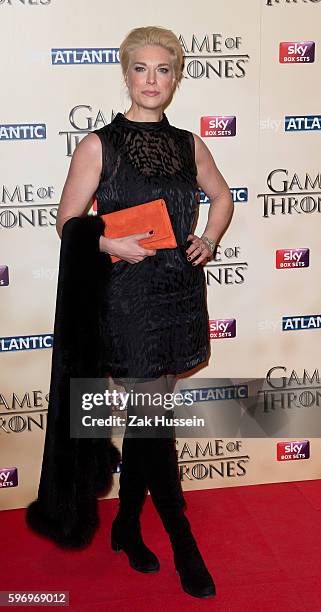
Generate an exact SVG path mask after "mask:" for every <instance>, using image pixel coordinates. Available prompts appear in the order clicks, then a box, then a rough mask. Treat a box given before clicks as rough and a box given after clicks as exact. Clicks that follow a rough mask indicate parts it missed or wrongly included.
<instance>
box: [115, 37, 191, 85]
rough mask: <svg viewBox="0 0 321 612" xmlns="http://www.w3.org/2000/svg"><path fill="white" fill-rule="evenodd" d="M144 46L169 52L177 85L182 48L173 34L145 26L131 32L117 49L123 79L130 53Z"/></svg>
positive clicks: (181, 61) (181, 65)
mask: <svg viewBox="0 0 321 612" xmlns="http://www.w3.org/2000/svg"><path fill="white" fill-rule="evenodd" d="M145 45H160V46H161V47H164V48H165V49H167V51H169V53H170V54H171V56H172V59H173V66H174V72H175V78H176V82H177V84H179V82H180V81H181V79H182V77H183V68H184V54H183V49H182V46H181V44H180V42H179V40H178V38H177V36H176V34H174V32H172V30H167V29H166V28H162V27H158V26H146V27H141V28H135V29H134V30H131V31H130V32H129V33H128V34H127V36H126V38H125V39H124V40H123V42H122V43H121V45H120V48H119V59H120V63H121V67H122V71H123V75H124V77H125V76H126V73H127V70H128V66H129V60H130V53H131V52H132V51H135V50H136V49H138V48H139V47H144V46H145Z"/></svg>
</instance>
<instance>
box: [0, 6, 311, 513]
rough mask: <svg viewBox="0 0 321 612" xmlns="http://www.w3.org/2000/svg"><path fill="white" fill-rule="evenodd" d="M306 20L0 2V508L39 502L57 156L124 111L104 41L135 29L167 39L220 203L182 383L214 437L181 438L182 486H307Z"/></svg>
mask: <svg viewBox="0 0 321 612" xmlns="http://www.w3.org/2000/svg"><path fill="white" fill-rule="evenodd" d="M320 20H321V2H320V0H243V1H242V2H239V1H238V0H230V1H229V2H225V1H224V0H199V1H198V2H197V3H186V2H185V1H183V0H176V2H175V3H174V4H173V3H172V2H170V1H169V0H163V2H162V3H158V4H157V3H149V4H148V3H147V4H146V2H145V1H144V0H136V2H134V3H126V5H125V6H124V5H123V4H117V3H116V4H115V3H108V2H104V0H93V1H92V2H85V0H82V1H80V2H79V0H69V1H68V2H65V1H64V0H0V23H1V32H2V36H1V41H0V45H1V56H2V59H3V61H2V87H1V96H2V114H1V125H0V150H1V159H2V162H1V168H2V171H1V192H0V299H1V317H0V352H1V355H0V362H1V386H0V489H1V490H0V508H2V509H5V508H17V507H23V506H25V505H26V504H27V503H29V502H30V501H31V500H32V499H34V498H35V496H36V492H37V486H38V481H39V473H40V466H41V459H42V451H43V443H44V433H45V428H46V415H47V406H48V390H49V379H50V363H51V352H52V351H51V347H52V332H53V321H54V308H55V295H56V283H57V268H58V259H59V245H60V242H59V238H58V235H57V233H56V229H55V218H56V213H57V208H58V204H59V200H60V195H61V191H62V188H63V185H64V181H65V179H66V176H67V172H68V168H69V164H70V160H71V156H72V154H73V152H74V150H75V147H76V146H77V143H78V142H79V141H80V140H81V139H82V138H83V137H84V136H85V135H86V134H88V132H90V131H91V130H93V129H96V128H98V127H101V126H103V125H104V124H106V123H108V122H110V121H111V119H112V118H113V116H114V115H115V113H117V112H118V111H120V112H125V111H126V110H127V109H128V108H129V104H130V102H129V99H128V97H127V94H126V88H125V86H124V84H123V81H122V76H121V69H120V64H119V57H118V48H119V45H120V43H121V41H122V40H123V38H124V36H125V35H126V34H127V32H128V31H129V30H130V29H132V28H133V27H138V26H143V25H162V26H165V27H168V28H170V29H172V30H173V31H174V32H175V33H176V34H177V36H178V37H179V39H180V41H181V44H182V47H183V50H184V54H185V57H186V59H185V69H184V79H183V82H182V85H181V88H180V90H179V91H178V92H177V93H176V95H175V97H174V100H173V102H172V104H171V105H170V107H169V108H168V109H167V111H166V113H167V116H168V118H169V120H170V122H171V123H172V124H174V125H176V126H177V127H181V128H184V129H188V130H191V131H193V132H194V133H196V134H199V135H200V136H201V137H202V138H203V139H204V141H205V143H206V144H207V146H208V147H209V148H210V150H211V151H212V153H213V156H214V159H215V161H216V163H217V165H218V167H219V169H220V170H221V172H222V174H223V175H224V177H225V179H226V181H227V183H228V185H229V187H230V189H231V193H232V196H233V200H234V206H235V212H234V217H233V220H232V223H231V225H230V227H229V228H228V231H227V232H226V234H225V235H224V237H223V238H222V241H221V244H220V245H219V247H218V250H217V253H216V257H215V260H214V261H211V262H209V263H208V264H207V265H206V266H204V274H205V277H206V283H207V297H208V309H209V316H210V333H211V342H212V353H211V359H210V361H209V363H208V365H206V367H203V368H202V369H200V370H198V371H196V372H195V373H193V376H192V377H189V379H188V380H185V381H184V383H186V385H185V386H188V388H189V389H190V390H193V392H194V394H195V397H197V401H198V402H199V409H200V411H202V410H203V409H204V407H205V406H206V407H207V408H210V410H212V414H213V418H214V421H213V422H214V424H215V418H216V417H217V421H216V422H217V428H215V426H214V429H212V430H211V431H209V432H208V436H207V437H206V436H204V435H203V436H202V437H200V438H199V439H195V438H188V439H187V438H186V439H184V438H179V439H178V441H177V448H178V454H179V462H180V469H181V477H182V482H183V486H184V488H185V489H200V488H211V487H225V486H241V485H247V484H254V483H267V482H278V481H294V480H302V479H316V478H320V476H321V455H320V452H319V451H320V446H321V445H320V440H321V432H320V431H319V418H318V407H319V399H320V387H321V385H320V380H319V361H320V359H319V357H320V354H319V345H320V326H321V314H320V313H321V301H320V279H319V275H320V218H321V216H320V212H321V175H320V130H321V106H320V94H321V83H320V69H321V64H320V62H321V57H320V55H321V35H320V27H319V24H320ZM200 196H201V197H200V207H199V218H198V224H197V229H196V233H198V235H200V233H201V232H202V231H203V229H204V227H205V223H206V219H207V215H208V210H209V201H208V198H207V196H206V194H204V193H201V194H200ZM92 212H93V213H94V211H92ZM85 284H86V279H84V287H85ZM231 398H232V399H234V400H235V401H232V403H231V401H230V400H231ZM258 398H260V401H259V402H258V401H256V400H257V399H258ZM237 399H239V400H240V401H237ZM225 402H227V403H225ZM116 442H117V444H119V446H120V444H121V439H120V438H118V439H117V440H116ZM66 469H67V470H68V466H66ZM117 489H118V477H117V474H115V479H114V487H113V489H112V491H111V492H110V496H111V497H115V496H116V495H117Z"/></svg>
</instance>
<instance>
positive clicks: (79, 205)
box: [56, 134, 102, 237]
mask: <svg viewBox="0 0 321 612" xmlns="http://www.w3.org/2000/svg"><path fill="white" fill-rule="evenodd" d="M101 168H102V152H101V143H100V141H99V137H98V136H96V134H88V135H87V136H85V137H84V138H83V139H82V140H81V141H80V142H79V144H78V145H77V147H76V149H75V151H74V153H73V156H72V158H71V162H70V166H69V172H68V175H67V178H66V182H65V185H64V188H63V190H62V194H61V199H60V204H59V208H58V213H57V221H56V229H57V232H58V234H59V236H60V237H61V232H62V228H63V225H64V223H65V221H67V219H70V217H81V216H83V215H84V214H85V213H86V212H87V210H88V209H89V208H90V203H91V197H92V195H93V194H94V193H95V191H96V189H97V187H98V184H99V179H100V173H101Z"/></svg>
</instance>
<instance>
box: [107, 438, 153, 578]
mask: <svg viewBox="0 0 321 612" xmlns="http://www.w3.org/2000/svg"><path fill="white" fill-rule="evenodd" d="M138 442H139V440H137V439H136V438H130V437H124V440H123V446H122V470H121V473H120V476H119V510H118V514H117V516H116V518H115V519H114V521H113V524H112V529H111V545H112V548H113V550H115V551H117V552H118V551H120V550H123V551H124V552H125V553H126V554H127V556H128V559H129V563H130V565H131V567H132V568H133V569H135V570H137V571H139V572H157V571H158V570H159V561H158V559H157V557H156V555H155V554H154V553H153V552H152V551H151V550H150V549H149V548H148V547H147V546H146V545H145V544H144V542H143V539H142V535H141V527H140V520H139V516H140V513H141V510H142V507H143V504H144V501H145V497H146V494H147V487H146V482H145V477H144V472H143V470H142V465H141V457H140V452H139V446H138Z"/></svg>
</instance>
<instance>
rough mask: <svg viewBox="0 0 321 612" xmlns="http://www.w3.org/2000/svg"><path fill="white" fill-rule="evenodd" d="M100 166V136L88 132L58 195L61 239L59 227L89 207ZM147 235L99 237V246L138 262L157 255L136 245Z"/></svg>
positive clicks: (130, 260) (73, 157) (75, 153)
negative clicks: (59, 196) (59, 197)
mask: <svg viewBox="0 0 321 612" xmlns="http://www.w3.org/2000/svg"><path fill="white" fill-rule="evenodd" d="M101 169H102V147H101V142H100V138H99V136H97V135H96V134H88V135H87V136H85V137H84V138H83V139H82V140H81V141H80V142H79V144H78V145H77V147H76V149H75V151H74V153H73V156H72V159H71V162H70V167H69V172H68V175H67V178H66V182H65V185H64V188H63V191H62V194H61V199H60V204H59V207H58V213H57V221H56V228H57V232H58V234H59V236H60V238H61V234H62V228H63V225H64V223H65V222H66V221H67V219H70V218H71V217H82V216H83V215H85V214H86V213H87V211H88V209H89V208H90V204H91V198H92V195H93V194H94V193H95V191H96V189H97V187H98V185H99V181H100V175H101ZM148 237H150V235H149V232H143V233H140V234H131V235H129V236H128V237H127V236H124V237H123V238H106V237H105V236H103V235H101V236H100V238H99V249H100V251H102V252H103V253H109V254H110V255H117V256H118V257H120V258H121V259H124V260H125V261H128V262H129V263H138V262H139V261H142V260H143V259H144V258H145V257H150V256H152V255H155V254H156V250H155V249H146V248H144V247H142V246H141V245H140V244H139V240H140V239H141V238H148Z"/></svg>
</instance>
